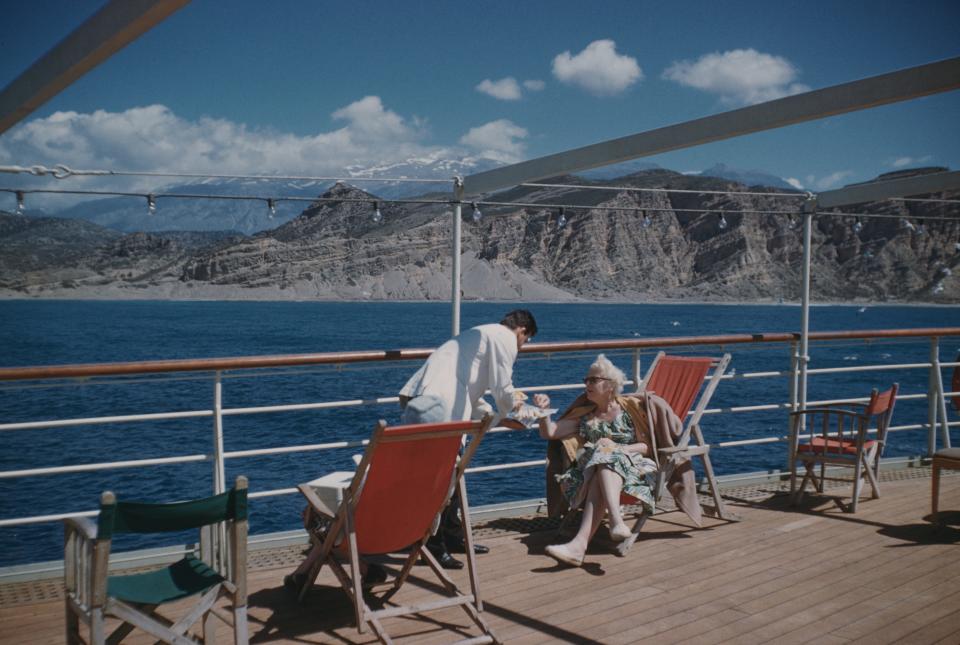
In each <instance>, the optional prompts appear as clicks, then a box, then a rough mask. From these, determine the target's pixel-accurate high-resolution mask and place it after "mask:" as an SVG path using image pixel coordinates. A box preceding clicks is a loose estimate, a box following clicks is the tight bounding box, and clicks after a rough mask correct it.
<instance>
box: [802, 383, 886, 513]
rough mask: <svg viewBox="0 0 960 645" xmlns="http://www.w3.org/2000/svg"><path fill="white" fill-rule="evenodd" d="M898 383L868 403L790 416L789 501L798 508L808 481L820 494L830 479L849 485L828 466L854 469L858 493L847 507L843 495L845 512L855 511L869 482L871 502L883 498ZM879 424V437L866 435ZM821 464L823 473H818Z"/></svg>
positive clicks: (872, 395)
mask: <svg viewBox="0 0 960 645" xmlns="http://www.w3.org/2000/svg"><path fill="white" fill-rule="evenodd" d="M899 387H900V386H899V385H898V384H897V383H894V384H893V385H892V386H891V387H890V389H888V390H886V391H885V392H878V391H877V390H876V389H874V390H873V391H872V392H871V393H870V400H869V402H868V403H866V404H863V403H837V404H830V405H821V406H818V407H815V408H806V409H804V410H797V411H795V412H791V413H790V419H791V424H790V457H789V458H790V502H791V504H794V505H795V504H797V503H799V501H800V498H801V497H802V496H803V492H804V489H806V486H807V483H808V482H810V483H812V484H813V486H814V488H815V490H817V491H818V492H819V493H821V494H822V493H823V492H824V482H825V481H849V479H847V478H840V477H829V476H827V466H828V465H831V466H846V467H849V468H853V470H854V475H853V490H852V491H851V498H852V499H851V501H850V504H848V505H844V504H843V503H842V502H841V501H840V499H839V498H838V497H834V498H833V499H834V501H835V502H836V504H837V505H838V506H839V507H840V508H841V509H842V510H844V511H845V512H848V513H856V512H857V503H858V501H859V499H860V494H861V490H862V488H863V480H864V478H866V480H867V482H868V483H869V484H870V488H871V491H872V499H877V498H879V497H880V484H879V482H878V480H879V477H880V457H881V456H882V455H883V449H884V446H885V444H886V441H887V431H888V429H889V427H890V420H891V418H892V417H893V409H894V407H895V406H896V403H897V392H898V391H899ZM804 420H806V421H807V422H808V423H807V429H808V431H810V432H811V438H810V441H809V442H806V443H800V429H801V427H802V426H803V421H804ZM874 420H875V421H876V423H877V438H876V439H869V438H868V437H867V434H868V431H869V426H870V422H871V421H874ZM801 463H802V464H803V465H804V469H805V472H804V475H803V479H802V481H801V482H800V486H799V487H798V486H797V467H798V465H799V464H801ZM817 465H819V466H820V473H819V475H818V474H817V473H816V472H814V471H815V468H816V466H817Z"/></svg>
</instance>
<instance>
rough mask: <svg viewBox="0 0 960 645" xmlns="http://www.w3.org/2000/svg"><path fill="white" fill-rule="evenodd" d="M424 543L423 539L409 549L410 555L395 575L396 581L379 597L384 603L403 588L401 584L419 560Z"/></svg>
mask: <svg viewBox="0 0 960 645" xmlns="http://www.w3.org/2000/svg"><path fill="white" fill-rule="evenodd" d="M426 543H427V539H426V538H424V539H422V540H420V541H419V542H417V544H416V545H414V546H413V547H412V548H411V549H410V554H409V555H408V556H407V559H406V560H405V561H404V563H403V566H402V567H400V573H399V575H397V578H396V580H394V581H393V586H391V587H390V589H388V590H387V592H386V593H385V594H383V596H381V597H380V599H381V600H383V601H384V602H386V601H387V600H389V599H390V598H391V597H392V596H393V594H395V593H397V591H399V590H400V587H401V586H403V583H404V582H406V581H407V578H408V577H409V576H410V571H412V570H413V565H415V564H416V563H417V560H419V559H420V550H421V549H423V545H424V544H426Z"/></svg>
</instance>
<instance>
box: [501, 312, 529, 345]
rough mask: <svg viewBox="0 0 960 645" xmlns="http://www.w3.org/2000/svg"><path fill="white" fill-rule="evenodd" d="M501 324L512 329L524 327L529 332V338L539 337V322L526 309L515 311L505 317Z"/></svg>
mask: <svg viewBox="0 0 960 645" xmlns="http://www.w3.org/2000/svg"><path fill="white" fill-rule="evenodd" d="M500 324H501V325H503V326H504V327H509V328H510V329H520V328H521V327H523V328H524V329H526V330H527V336H530V337H531V338H532V337H533V336H536V335H537V321H536V320H534V318H533V314H532V313H530V312H529V311H527V310H526V309H514V310H513V311H511V312H510V313H508V314H507V315H506V316H504V317H503V320H501V321H500Z"/></svg>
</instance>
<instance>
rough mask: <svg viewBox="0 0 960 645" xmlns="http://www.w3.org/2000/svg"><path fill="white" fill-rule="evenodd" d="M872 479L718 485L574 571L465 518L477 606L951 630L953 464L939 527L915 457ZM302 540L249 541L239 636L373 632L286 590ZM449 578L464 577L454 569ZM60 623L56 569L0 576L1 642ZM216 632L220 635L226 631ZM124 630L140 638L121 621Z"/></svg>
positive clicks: (419, 634)
mask: <svg viewBox="0 0 960 645" xmlns="http://www.w3.org/2000/svg"><path fill="white" fill-rule="evenodd" d="M881 482H882V494H883V496H882V498H881V499H878V500H867V499H866V498H864V499H863V500H862V501H861V504H860V507H859V509H858V512H857V513H856V514H855V515H851V514H847V513H843V512H841V511H840V509H839V507H838V506H837V505H836V504H834V503H833V502H832V501H831V500H830V499H829V498H827V497H821V496H816V495H809V494H808V495H807V497H806V498H805V500H804V502H802V503H801V505H799V506H798V507H796V508H793V507H790V506H789V505H788V504H787V500H786V496H785V495H783V494H781V491H780V490H779V489H782V484H779V485H778V484H761V485H754V486H745V487H739V488H728V489H726V490H724V497H725V500H726V501H727V503H728V504H729V507H730V510H733V511H734V512H736V513H737V514H738V515H739V516H740V517H741V518H742V519H741V521H738V522H724V521H719V520H715V519H713V518H707V519H706V520H705V522H704V526H703V528H701V529H696V528H694V527H693V526H692V525H691V523H690V522H689V520H688V519H687V518H686V516H685V515H683V514H682V513H677V512H666V513H662V514H658V515H657V516H655V517H654V518H652V519H651V520H650V521H648V522H647V525H646V527H645V529H644V531H645V534H644V536H643V537H642V538H641V540H640V541H638V542H637V543H636V545H635V546H634V548H633V550H632V551H631V552H630V553H629V554H628V555H627V557H625V558H619V557H616V556H615V555H613V553H612V552H610V551H609V549H608V548H607V547H606V546H604V545H603V544H602V543H601V542H602V541H601V540H600V539H599V538H598V540H597V541H596V543H595V544H594V546H592V547H591V550H590V551H589V552H588V555H587V559H586V563H585V565H584V566H583V567H582V568H579V569H574V568H567V567H561V566H558V565H556V564H555V562H554V561H553V560H552V559H550V558H549V557H547V556H545V555H544V553H543V549H544V547H545V546H546V545H547V544H549V543H551V541H552V539H553V537H554V535H555V529H556V524H555V523H554V522H552V521H550V520H547V519H546V518H544V517H538V516H527V517H511V518H499V519H493V520H488V521H485V522H484V523H481V524H479V525H478V526H477V527H476V536H477V538H478V540H480V541H482V542H483V543H484V544H487V545H489V546H490V547H491V549H492V550H491V553H489V554H487V555H483V556H480V557H479V558H478V564H479V568H480V577H481V584H482V592H483V596H484V608H485V612H484V615H485V617H486V619H487V620H488V622H489V623H490V624H491V626H492V628H493V630H494V632H495V633H496V635H497V636H498V637H499V638H500V639H501V640H502V641H504V642H509V643H546V642H571V643H585V642H602V643H630V642H638V641H641V640H645V639H648V638H655V642H657V643H673V642H693V643H723V642H742V643H763V642H776V643H794V642H796V643H800V642H804V643H805V642H818V643H847V642H852V643H859V642H863V643H894V642H904V643H957V642H960V549H958V545H960V512H958V511H956V510H952V509H957V508H960V474H958V473H951V472H950V471H945V472H944V474H943V480H942V484H941V509H942V510H944V512H943V513H942V514H941V520H942V522H943V523H942V525H941V526H935V525H933V524H931V523H930V521H929V520H930V518H929V515H928V514H929V512H930V476H929V468H926V467H914V468H907V469H901V470H891V471H888V472H886V473H883V476H882V480H881ZM848 490H849V488H848V487H843V488H835V489H831V490H828V491H827V492H834V491H835V492H837V493H838V494H844V493H846V492H847V491H848ZM602 531H603V529H601V532H602ZM301 552H302V547H297V546H294V547H284V548H278V549H270V550H260V551H253V552H251V554H250V561H249V584H250V599H249V616H250V618H249V627H250V635H251V642H252V643H341V644H342V643H367V642H375V639H374V637H373V636H372V634H371V633H370V632H369V631H368V632H366V633H364V634H360V633H359V632H358V631H357V629H356V628H355V627H354V623H353V612H352V608H351V605H350V603H349V601H348V600H347V597H346V595H345V594H344V593H343V592H342V591H341V590H340V589H339V588H338V587H337V586H336V583H335V579H334V578H333V576H332V574H331V573H330V572H329V571H328V570H326V569H324V571H323V572H322V573H321V576H320V578H319V580H318V584H317V585H316V586H315V587H314V588H313V590H312V591H311V592H310V594H309V595H308V597H307V598H306V600H305V602H304V603H303V604H298V603H297V602H296V601H295V600H294V599H293V598H291V597H290V596H289V595H288V594H287V593H286V592H285V591H284V588H283V576H284V574H286V573H289V572H290V570H291V569H292V568H293V566H295V564H296V563H297V562H298V561H299V558H300V557H301V555H300V554H301ZM398 562H399V560H396V561H394V563H398ZM388 566H389V567H393V566H394V565H391V564H390V563H389V562H388ZM453 578H454V579H455V580H456V581H457V583H458V584H459V585H461V588H468V584H467V576H466V574H465V573H464V572H454V575H453ZM436 589H438V585H437V581H436V578H435V577H434V576H433V575H432V573H431V572H430V570H429V569H428V568H427V567H426V566H417V567H415V569H414V576H413V578H412V580H411V582H410V583H408V584H407V585H405V586H404V588H403V589H402V590H401V592H400V593H399V594H398V595H397V596H396V600H397V601H398V602H401V603H404V604H409V603H415V602H417V601H419V600H424V601H426V600H429V599H431V597H435V596H433V594H432V592H433V591H434V590H436ZM175 613H176V612H175V611H174V612H173V614H175ZM63 621H64V610H63V600H62V586H61V583H60V581H59V580H56V579H53V580H46V581H34V582H19V583H12V584H6V585H0V624H2V625H3V630H2V631H0V642H4V643H60V642H63V634H64V629H63ZM385 625H386V628H387V630H388V631H389V632H390V633H391V635H392V636H394V637H395V638H397V639H399V640H403V641H405V642H417V643H443V642H451V641H453V640H457V639H458V638H465V637H469V636H474V635H477V633H478V632H477V630H476V629H475V628H474V627H473V626H472V624H471V623H470V622H469V621H468V620H467V618H466V614H465V613H463V612H462V611H461V610H459V609H445V610H441V611H436V612H430V613H428V614H425V615H423V616H422V617H420V618H393V619H388V620H387V621H386V622H385ZM217 640H218V642H225V643H226V642H231V634H230V631H229V630H227V629H221V630H220V631H219V632H218V639H217ZM125 642H132V643H140V642H143V643H147V642H152V641H151V640H150V639H148V638H146V637H145V635H143V634H142V633H136V632H135V633H134V634H132V635H131V636H130V637H128V640H127V641H125Z"/></svg>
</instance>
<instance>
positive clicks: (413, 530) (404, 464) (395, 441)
mask: <svg viewBox="0 0 960 645" xmlns="http://www.w3.org/2000/svg"><path fill="white" fill-rule="evenodd" d="M491 421H492V418H491V417H489V416H487V417H485V418H484V419H483V420H481V421H452V422H445V423H425V424H416V425H403V426H392V427H390V426H387V424H386V422H385V421H380V422H379V423H378V424H377V426H376V428H375V430H374V432H373V436H372V437H371V438H370V443H369V444H368V446H367V449H366V451H365V452H364V455H363V458H362V459H361V460H360V464H359V465H358V466H357V471H356V473H355V474H354V476H353V480H352V481H351V482H350V485H349V486H348V487H347V488H346V490H344V491H343V499H342V501H341V502H340V505H339V507H338V508H329V507H328V506H327V504H325V503H324V502H323V500H321V499H320V497H319V496H318V495H317V494H316V492H315V491H314V490H313V489H312V488H311V487H310V486H309V485H308V484H301V485H300V486H299V489H300V492H301V493H302V494H303V495H304V497H305V498H306V499H307V503H308V504H309V505H310V509H311V512H312V513H315V514H316V515H317V517H319V518H323V520H325V521H323V522H321V523H319V524H318V525H317V526H316V528H315V529H314V530H312V531H311V535H310V538H311V542H312V547H311V550H310V552H309V553H308V555H307V557H306V559H304V561H303V563H301V565H300V566H299V567H298V568H297V570H296V571H295V572H294V574H293V577H292V579H293V580H294V581H296V582H297V584H298V586H299V589H298V591H299V597H300V599H301V600H303V599H304V597H305V596H306V594H307V592H308V591H309V589H310V587H311V586H312V585H313V583H314V581H315V580H316V579H317V576H318V575H319V574H320V571H321V569H322V567H323V566H324V565H327V566H329V567H330V569H331V571H332V572H333V574H334V575H335V576H336V578H337V580H338V582H339V583H340V585H341V587H342V588H343V590H344V591H345V592H346V594H347V596H348V597H349V598H350V600H351V601H352V602H353V605H354V610H355V618H356V622H357V628H358V630H359V631H360V632H364V631H365V629H366V628H367V627H369V628H371V629H372V630H373V632H374V634H375V635H376V636H377V638H379V639H380V640H381V641H383V642H385V643H386V642H390V637H389V635H388V634H387V631H386V629H385V628H384V624H383V621H384V620H385V619H387V618H392V617H396V616H408V615H415V614H420V613H424V612H427V611H430V610H433V609H442V608H445V607H452V606H459V607H461V608H462V609H463V610H464V611H465V612H466V613H467V615H468V616H469V617H470V619H471V620H472V621H473V622H474V624H475V625H476V626H477V627H478V628H479V629H480V632H481V635H480V636H475V637H473V638H472V639H470V642H471V643H474V642H476V643H495V642H498V641H497V639H496V637H495V636H494V635H493V633H492V632H491V631H490V628H489V626H488V625H487V623H486V621H485V620H484V619H483V617H482V615H481V613H480V612H482V610H483V603H482V600H481V598H480V585H479V576H478V572H477V566H476V561H475V560H474V553H473V535H472V532H471V528H470V514H469V513H470V507H469V505H468V503H467V494H466V486H465V485H464V481H463V473H464V470H465V469H466V467H467V465H468V464H469V463H470V459H471V457H472V456H473V454H474V452H475V451H476V449H477V446H478V445H479V444H480V440H481V439H482V438H483V435H484V434H485V433H486V431H487V429H488V428H489V427H490V423H491ZM464 437H469V438H470V441H469V443H467V445H466V447H465V448H464V449H463V454H462V455H460V452H461V446H462V445H463V439H464ZM451 492H455V494H457V495H458V496H459V498H460V503H461V507H460V508H461V510H462V513H463V517H462V522H463V534H464V540H465V542H466V558H467V566H468V573H469V574H470V585H471V590H470V593H462V592H461V591H460V590H459V589H458V588H457V586H456V585H455V584H454V583H453V581H452V580H451V579H450V578H449V577H448V576H447V575H446V573H445V572H444V571H443V569H442V568H441V567H440V565H439V563H438V562H437V561H436V559H435V558H434V556H433V555H432V554H431V553H430V551H429V549H427V548H426V542H427V538H429V537H430V535H431V534H432V531H433V527H434V521H435V520H436V518H437V517H438V515H439V514H440V512H441V511H442V510H443V508H444V507H445V506H446V504H447V502H448V500H449V499H450V494H451ZM392 553H402V554H403V558H404V559H403V565H402V566H401V568H400V571H399V573H397V575H396V577H395V578H394V579H393V580H392V581H390V580H388V581H386V582H384V583H381V584H379V585H376V586H375V587H374V588H382V587H388V589H387V591H386V593H384V594H383V595H382V596H380V598H379V600H380V601H381V602H382V603H383V604H384V607H383V608H381V609H377V610H373V609H371V608H370V606H369V605H368V604H367V601H366V599H365V598H364V588H363V586H362V582H361V573H360V572H361V560H362V559H365V558H366V557H368V556H376V555H383V554H392ZM341 558H342V559H345V560H346V563H345V565H346V566H344V563H341V562H340V559H341ZM421 558H422V559H423V560H425V561H426V563H427V564H428V565H429V567H430V569H432V570H433V572H434V574H435V575H436V576H437V577H438V578H439V579H440V581H441V587H442V591H439V592H438V593H441V594H442V595H443V597H442V598H441V599H438V600H435V601H431V602H421V603H418V604H417V605H416V606H402V605H393V604H392V603H391V604H390V605H389V606H388V605H387V601H389V600H390V599H391V598H392V597H393V596H394V595H395V594H396V593H397V592H398V591H399V590H400V588H401V586H402V585H403V584H404V582H406V580H407V579H408V577H409V575H410V573H411V569H412V568H413V566H414V564H416V562H417V561H418V560H420V559H421ZM374 588H371V589H368V592H370V593H373V590H374Z"/></svg>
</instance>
